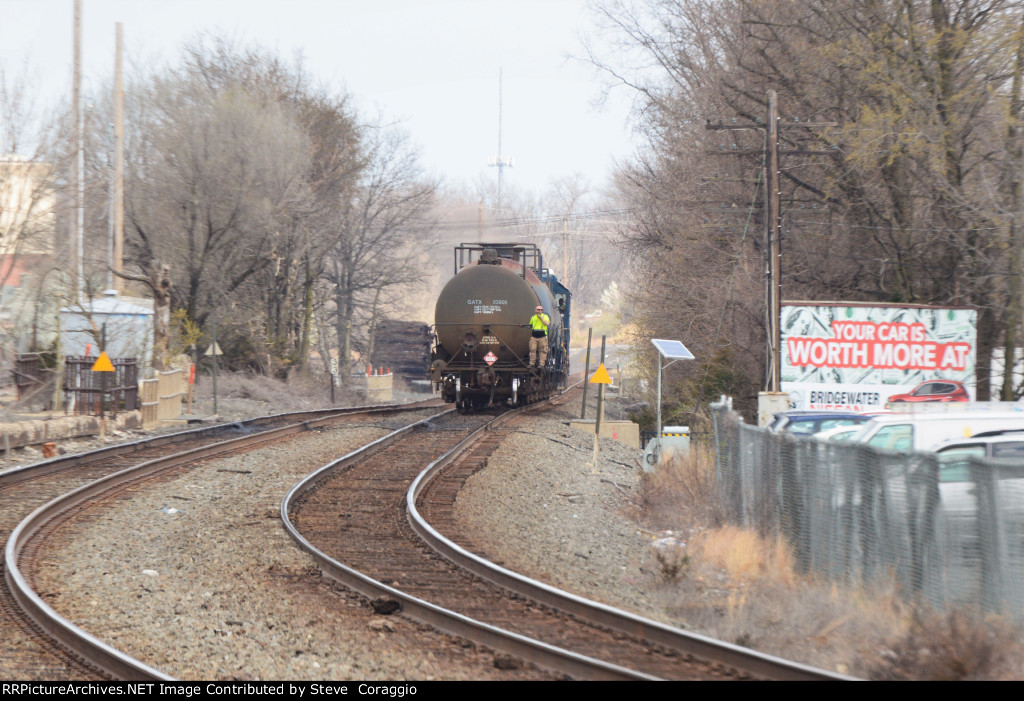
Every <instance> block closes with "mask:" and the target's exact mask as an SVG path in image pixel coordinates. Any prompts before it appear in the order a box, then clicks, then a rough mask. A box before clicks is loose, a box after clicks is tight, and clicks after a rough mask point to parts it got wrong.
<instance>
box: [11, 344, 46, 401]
mask: <svg viewBox="0 0 1024 701" xmlns="http://www.w3.org/2000/svg"><path fill="white" fill-rule="evenodd" d="M42 381H43V368H42V363H41V362H40V360H39V354H38V353H22V354H20V355H19V356H18V359H17V360H16V361H15V366H14V384H15V385H16V386H17V387H18V399H24V397H25V395H26V394H27V393H28V392H29V391H30V390H32V389H35V388H36V387H38V386H39V385H40V384H41V383H42Z"/></svg>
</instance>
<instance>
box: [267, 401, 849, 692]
mask: <svg viewBox="0 0 1024 701" xmlns="http://www.w3.org/2000/svg"><path fill="white" fill-rule="evenodd" d="M534 409H535V407H528V408H526V409H525V410H522V411H516V412H508V413H506V414H503V415H501V416H498V417H486V418H484V417H481V416H479V415H477V416H453V415H448V416H446V417H444V418H436V419H431V420H429V421H426V422H421V423H419V424H416V425H414V426H411V427H409V428H407V429H403V430H402V431H398V432H396V433H394V434H392V435H391V436H388V437H386V438H384V439H381V440H379V441H377V442H375V443H374V444H371V445H370V446H366V447H365V448H363V449H361V450H359V451H355V452H354V453H352V454H350V455H348V456H345V457H344V458H342V459H340V460H338V461H336V462H335V463H332V464H331V465H328V466H326V467H325V468H324V469H322V470H321V471H319V472H318V473H316V474H314V475H311V476H310V477H309V478H307V479H306V480H305V481H303V482H302V483H300V484H299V485H296V487H295V488H294V489H293V490H292V491H291V492H290V493H289V495H288V496H287V497H286V498H285V500H284V502H283V503H282V517H283V518H284V519H285V522H286V527H287V528H288V529H289V531H290V532H291V533H292V535H293V537H294V538H296V540H297V541H298V542H299V543H300V544H301V545H302V546H303V547H304V548H306V549H307V550H308V551H309V552H310V553H311V554H312V555H313V556H314V557H315V558H316V559H317V561H318V563H319V565H320V567H321V569H322V570H323V571H324V572H325V574H327V575H328V576H330V577H332V578H334V579H337V580H338V581H340V582H341V583H343V584H344V585H345V586H348V587H350V588H352V589H354V590H356V591H359V592H360V593H362V594H363V595H364V596H366V597H368V598H370V599H371V600H373V602H374V606H375V608H378V609H380V610H381V611H386V610H387V609H393V610H397V609H401V610H403V611H404V613H406V614H407V615H409V616H410V617H412V618H414V619H417V620H420V621H422V622H425V623H428V624H430V625H432V626H434V627H436V628H438V629H440V630H442V631H445V632H448V633H451V634H454V635H458V636H462V637H465V638H469V639H472V640H475V641H477V642H480V643H483V644H486V645H488V646H490V647H492V648H494V649H497V650H503V651H506V652H509V653H511V654H513V655H516V656H518V657H520V658H522V659H525V660H528V661H530V662H533V663H536V664H538V665H540V666H542V667H546V668H548V669H552V670H555V671H557V672H559V673H562V674H565V675H568V676H571V677H575V678H586V679H755V678H759V679H764V678H768V679H817V680H820V679H836V678H839V677H837V676H836V675H833V674H830V673H828V672H824V671H822V670H816V669H813V668H810V667H806V666H804V665H799V664H795V663H792V662H788V661H785V660H781V659H778V658H774V657H771V656H768V655H762V654H759V653H756V652H754V651H751V650H748V649H746V648H740V647H737V646H734V645H729V644H725V643H720V642H718V641H714V640H710V639H707V638H701V637H700V636H695V635H693V634H690V633H687V632H685V631H682V630H679V629H675V628H671V627H669V626H666V625H663V624H660V623H657V622H655V621H650V620H646V619H643V618H641V617H639V616H635V615H632V614H629V613H626V612H623V611H619V610H617V609H614V608H612V607H609V606H605V605H602V604H598V603H596V602H591V601H587V600H585V599H581V598H580V597H576V596H574V595H572V594H569V593H567V592H563V591H559V590H557V589H555V588H553V587H549V586H547V585H544V584H542V583H540V582H536V581H533V580H529V579H526V578H525V577H521V576H519V575H517V574H515V573H512V572H509V571H507V570H504V569H503V568H501V567H498V566H496V565H494V564H492V563H489V562H487V561H485V560H483V559H482V558H479V557H476V556H473V555H472V554H470V553H468V552H467V551H465V550H463V549H462V548H460V547H459V546H457V545H456V544H455V543H454V542H453V541H451V540H449V539H447V538H445V537H444V536H442V535H441V534H440V532H439V531H440V530H448V531H449V532H450V531H452V530H453V529H454V528H455V526H454V523H453V521H452V519H451V518H450V514H451V505H452V503H453V501H454V495H455V494H457V492H458V489H459V488H460V487H461V484H462V482H463V481H464V480H465V479H466V477H468V475H470V474H472V472H473V471H475V470H476V469H478V468H479V466H480V464H481V463H482V462H483V461H484V460H486V458H487V456H488V455H490V453H491V452H492V451H493V450H494V448H495V447H496V446H497V445H498V443H500V441H501V440H502V438H503V435H504V433H505V432H506V431H508V430H512V429H513V428H514V426H515V424H516V422H518V421H522V420H523V416H524V412H527V411H531V410H534ZM427 464H429V467H427V469H425V470H423V469H422V467H421V466H423V465H427ZM410 485H411V486H410ZM421 511H422V512H423V513H425V514H427V515H428V517H429V519H433V520H434V521H435V525H430V524H429V523H428V522H427V519H425V518H423V517H422V516H421V515H420V514H421ZM435 526H436V527H435ZM428 544H429V547H428Z"/></svg>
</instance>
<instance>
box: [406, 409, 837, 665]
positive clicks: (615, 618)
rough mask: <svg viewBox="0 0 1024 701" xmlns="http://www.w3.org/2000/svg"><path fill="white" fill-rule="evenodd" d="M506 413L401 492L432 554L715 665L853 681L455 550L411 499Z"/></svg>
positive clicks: (576, 613) (553, 604)
mask: <svg viewBox="0 0 1024 701" xmlns="http://www.w3.org/2000/svg"><path fill="white" fill-rule="evenodd" d="M509 418H511V415H510V414H503V415H502V416H499V417H496V418H495V420H494V421H491V422H488V423H487V424H486V425H484V426H482V427H481V428H479V429H477V430H476V431H474V432H473V433H471V434H470V435H469V436H467V437H466V438H465V439H463V440H462V441H461V442H460V443H459V444H458V445H456V446H455V447H454V448H452V449H451V450H450V451H448V452H447V453H445V454H444V455H442V456H441V457H439V458H438V459H437V460H435V461H434V462H432V463H431V464H430V465H428V466H427V467H426V468H425V469H424V470H423V472H421V473H420V474H419V475H418V476H417V477H416V479H415V480H414V481H413V483H412V484H411V486H410V487H409V490H408V491H407V492H406V513H407V514H408V520H409V524H410V526H411V527H412V529H413V530H414V531H415V532H416V533H417V535H419V536H420V538H422V539H423V541H424V542H425V543H427V544H428V545H429V546H430V547H431V548H433V549H434V550H435V551H436V552H438V553H439V554H441V555H442V556H444V557H445V558H447V559H448V560H450V561H451V562H452V563H454V564H455V565H457V566H458V567H461V568H463V569H466V570H468V571H470V572H472V573H473V574H476V575H477V576H479V577H482V578H483V579H486V580H488V581H490V582H492V583H493V584H496V585H498V586H500V587H503V588H505V589H508V590H510V591H513V592H516V593H518V594H521V595H523V596H526V597H528V598H530V599H533V600H534V601H537V602H538V603H541V604H545V605H547V606H551V607H552V608H555V609H558V610H560V611H565V612H568V613H570V614H572V615H574V616H577V617H579V618H581V619H583V620H587V621H590V622H592V623H595V624H597V625H599V626H603V627H606V628H611V629H614V630H618V631H620V632H623V633H626V634H628V635H633V636H636V637H639V638H642V639H644V640H648V641H650V642H652V643H656V644H658V645H663V646H665V647H667V648H670V649H673V650H678V651H680V652H684V653H687V654H691V655H694V656H696V657H699V658H701V659H705V660H710V661H714V662H719V663H722V664H726V665H728V666H730V667H733V668H735V669H737V670H740V671H743V672H748V673H750V674H752V675H755V676H758V677H760V678H767V679H778V680H791V681H796V680H800V681H824V680H834V681H854V680H856V678H855V677H850V676H845V675H841V674H837V673H833V672H829V671H827V670H822V669H818V668H815V667H811V666H809V665H804V664H801V663H798V662H792V661H790V660H785V659H782V658H780V657H775V656H773V655H768V654H765V653H762V652H757V651H756V650H751V649H750V648H745V647H741V646H739V645H733V644H730V643H726V642H723V641H720V640H715V639H714V638H709V637H706V636H702V635H698V634H696V633H691V632H688V631H685V630H682V629H680V628H676V627H673V626H669V625H666V624H664V623H661V622H658V621H654V620H651V619H649V618H645V617H643V616H639V615H637V614H633V613H630V612H628V611H624V610H622V609H618V608H615V607H613V606H608V605H607V604H602V603H600V602H597V601H592V600H589V599H586V598H584V597H581V596H578V595H576V594H573V593H571V592H567V591H563V590H561V589H558V588H556V587H553V586H551V585H548V584H545V583H544V582H540V581H537V580H535V579H531V578H529V577H526V576H524V575H522V574H519V573H517V572H513V571H511V570H508V569H506V568H504V567H500V566H498V565H496V564H494V563H493V562H490V561H488V560H486V559H484V558H482V557H480V556H478V555H475V554H473V553H471V552H469V551H467V550H465V549H464V548H462V547H460V546H458V545H457V544H455V543H454V542H452V541H451V540H449V539H448V538H446V537H445V536H443V535H441V534H440V533H439V532H438V531H437V530H436V529H435V528H434V527H433V526H431V525H430V524H429V523H428V522H427V521H426V520H425V519H424V518H423V517H422V516H421V515H420V513H419V511H418V509H417V508H416V501H417V499H418V498H419V495H420V494H421V493H422V492H423V490H424V489H425V488H426V487H427V486H428V485H429V483H430V481H431V480H432V479H434V477H436V476H437V474H438V473H440V471H441V470H442V469H443V468H445V467H446V466H448V465H449V464H450V463H451V462H453V461H454V460H455V459H456V458H457V457H458V456H459V455H460V454H462V453H463V452H464V451H465V450H466V449H468V448H469V447H471V446H472V444H473V443H475V442H476V441H478V440H479V439H480V438H481V437H482V436H483V435H484V434H485V433H486V432H487V431H491V430H493V429H494V428H496V427H497V426H499V425H501V424H503V423H505V422H506V421H508V420H509Z"/></svg>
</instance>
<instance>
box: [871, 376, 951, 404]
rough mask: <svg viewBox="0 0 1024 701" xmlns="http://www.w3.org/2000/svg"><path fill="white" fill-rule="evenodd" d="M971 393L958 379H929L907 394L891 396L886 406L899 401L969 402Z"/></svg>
mask: <svg viewBox="0 0 1024 701" xmlns="http://www.w3.org/2000/svg"><path fill="white" fill-rule="evenodd" d="M970 400H971V397H970V395H969V394H968V393H967V390H966V389H965V388H964V383H963V382H958V381H957V380H928V381H927V382H922V383H921V384H919V385H918V386H917V387H915V388H914V389H912V390H910V391H909V392H907V393H906V394H894V395H892V396H891V397H889V401H888V402H887V403H886V407H888V406H889V405H891V404H896V403H898V402H969V401H970Z"/></svg>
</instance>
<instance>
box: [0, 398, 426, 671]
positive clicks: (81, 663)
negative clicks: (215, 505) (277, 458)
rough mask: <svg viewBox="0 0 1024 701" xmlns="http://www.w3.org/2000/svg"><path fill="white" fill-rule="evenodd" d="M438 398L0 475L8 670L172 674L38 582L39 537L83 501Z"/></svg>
mask: <svg viewBox="0 0 1024 701" xmlns="http://www.w3.org/2000/svg"><path fill="white" fill-rule="evenodd" d="M437 404H438V403H437V402H436V401H433V400H431V401H428V402H421V403H418V404H415V405H405V406H399V405H392V406H385V407H362V408H355V409H329V410H320V411H313V412H298V413H293V414H282V415H277V416H269V417H262V418H259V419H253V420H250V421H245V422H238V423H234V424H227V425H218V426H212V427H205V428H200V429H196V430H192V431H184V432H180V433H175V434H170V435H164V436H158V437H156V438H151V439H148V440H143V441H137V442H133V443H125V444H119V445H113V446H110V447H107V448H103V449H100V450H97V451H92V452H90V453H83V454H79V455H73V456H63V457H60V458H55V459H53V460H49V461H46V462H43V463H38V464H36V465H31V466H28V467H25V468H20V469H17V470H12V471H10V472H6V473H3V474H0V524H2V526H3V528H4V533H5V534H6V533H10V534H11V536H10V538H9V539H8V541H7V546H6V549H5V558H4V563H3V569H4V578H5V580H6V582H7V587H6V588H4V589H3V590H2V592H0V609H2V613H0V625H2V626H3V630H4V635H3V636H2V639H0V652H2V653H3V654H2V658H3V662H2V663H0V664H2V667H0V671H2V676H3V677H4V678H9V679H29V680H32V679H38V680H56V679H96V678H100V677H104V676H113V677H118V678H127V679H133V678H151V679H166V678H167V677H166V676H165V675H163V674H161V673H160V672H158V671H156V670H152V669H150V668H148V667H145V666H144V665H141V663H138V662H137V661H135V660H132V659H131V658H128V657H126V656H124V655H122V654H121V653H119V652H118V651H116V650H113V649H112V648H109V647H108V646H106V645H104V644H103V643H102V642H101V641H98V640H96V639H94V638H92V637H91V636H88V635H87V634H85V633H84V632H83V631H81V630H79V629H77V628H76V627H75V626H74V625H73V624H72V623H70V622H69V621H66V620H64V619H63V618H61V617H60V616H58V615H57V614H56V613H55V612H54V611H53V610H52V609H51V608H50V607H49V606H48V605H47V604H46V603H45V602H44V601H43V600H42V599H41V598H40V597H39V596H38V595H37V594H36V593H35V592H34V591H33V590H32V587H31V581H30V579H31V567H30V566H26V565H28V563H29V561H30V559H31V557H32V554H33V553H34V550H35V547H36V544H37V543H38V540H37V537H45V532H46V531H47V530H48V529H49V528H52V527H53V526H54V525H55V524H57V523H58V522H59V521H60V520H61V519H63V518H66V517H67V515H68V514H69V513H71V512H72V511H73V510H74V509H75V508H76V507H77V506H79V505H81V504H85V503H88V502H89V501H91V500H94V499H98V498H101V496H102V495H103V494H104V493H105V492H108V490H115V491H116V490H118V489H122V488H124V485H126V484H127V483H129V482H132V481H138V480H143V479H149V478H152V477H153V476H154V475H157V474H159V473H160V472H161V471H164V470H167V469H170V468H173V467H175V466H179V465H185V464H188V463H189V462H192V461H195V460H198V459H203V458H208V457H212V456H214V455H218V454H223V453H226V452H233V451H238V450H244V449H248V448H250V447H252V446H255V445H258V444H259V443H261V442H265V441H270V440H275V439H277V438H280V437H283V436H287V435H293V434H296V433H301V432H303V431H306V430H309V429H312V428H316V427H318V426H321V425H325V424H334V423H337V422H344V421H350V420H359V419H358V417H360V416H365V414H366V413H374V414H378V415H379V414H384V415H387V414H389V413H392V412H408V411H415V410H422V409H423V408H425V407H429V406H437ZM69 490H74V491H71V492H70V493H69ZM61 495H65V496H63V497H62V496H61ZM23 519H24V520H23ZM19 522H20V524H19Z"/></svg>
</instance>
